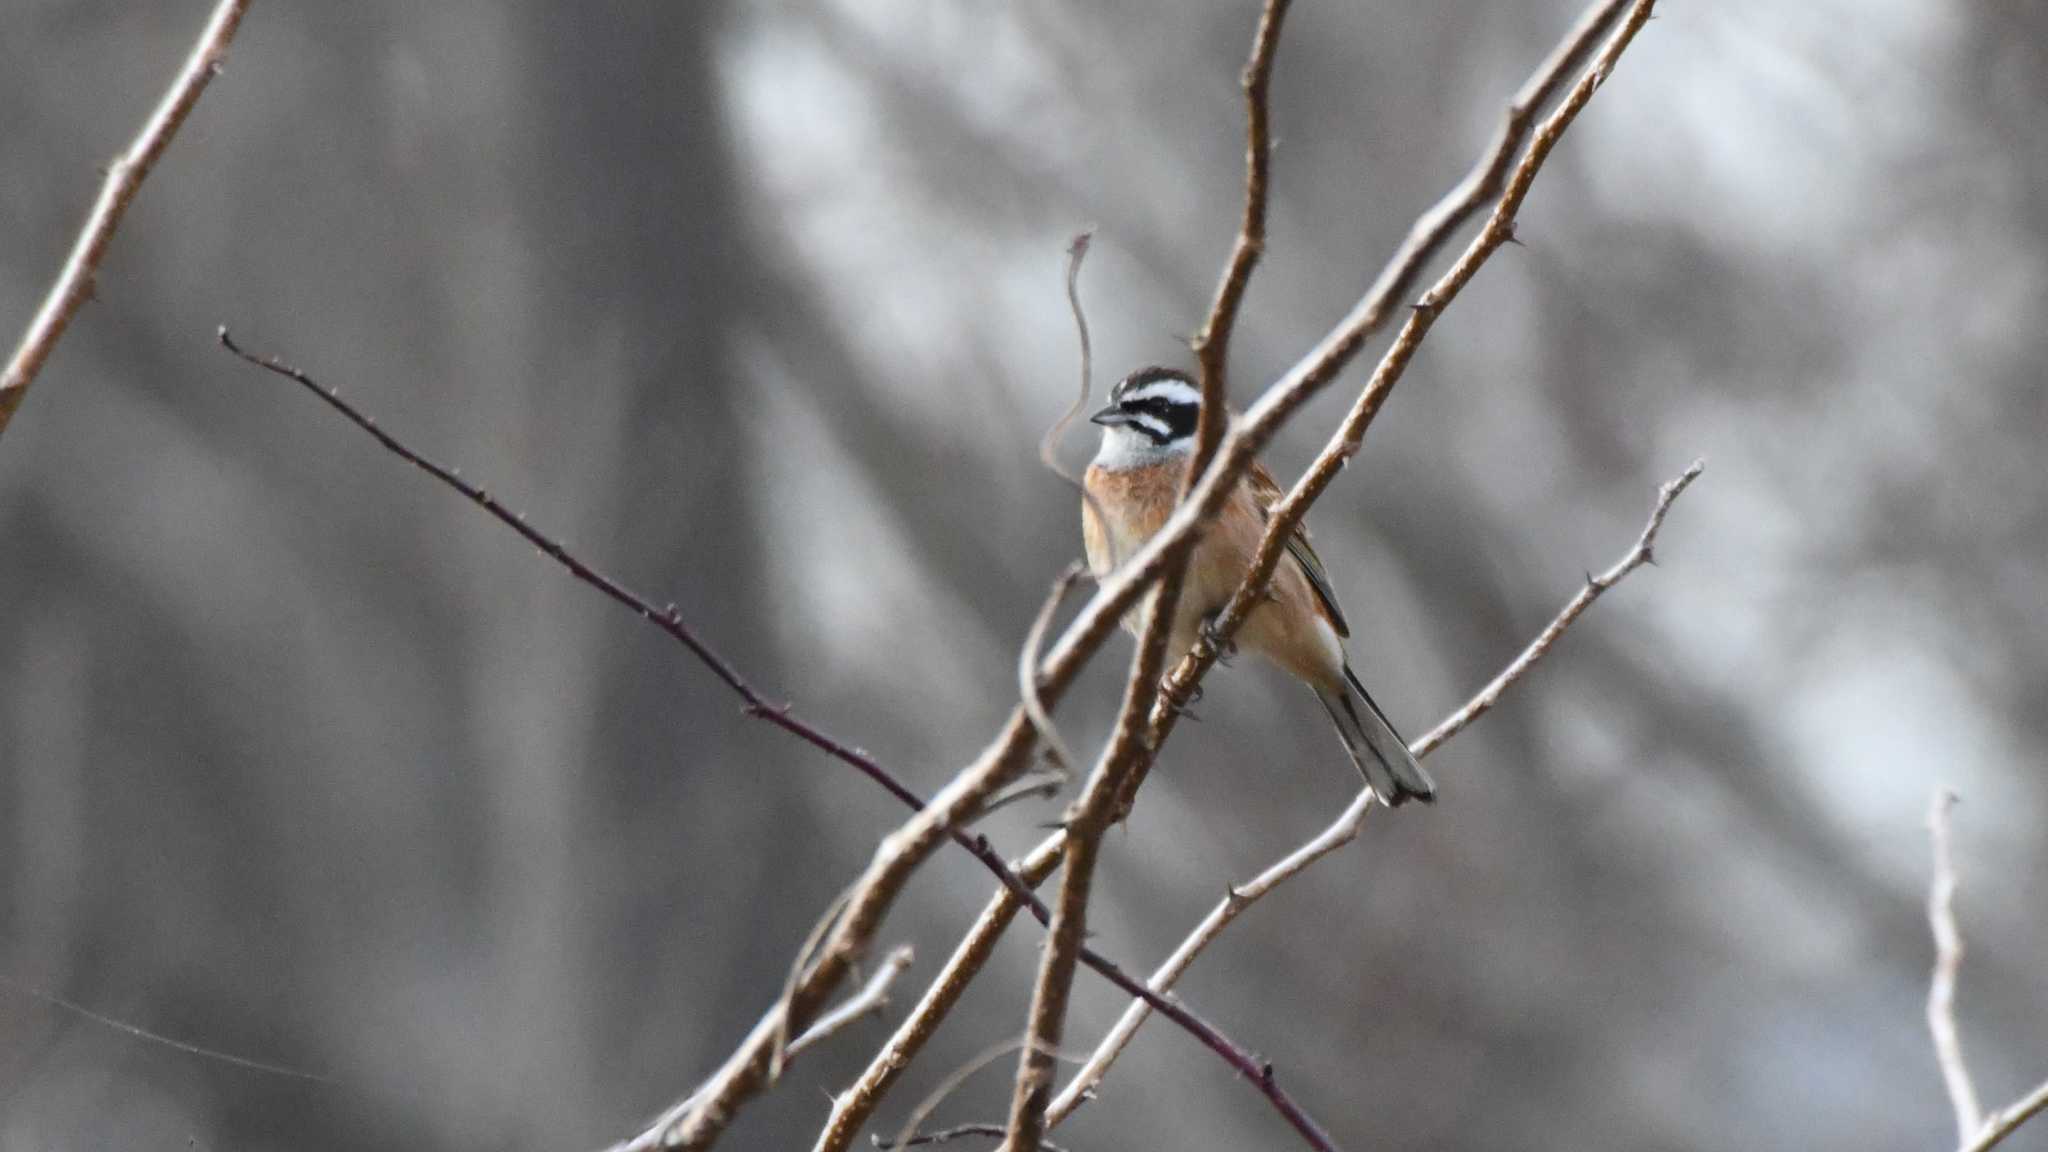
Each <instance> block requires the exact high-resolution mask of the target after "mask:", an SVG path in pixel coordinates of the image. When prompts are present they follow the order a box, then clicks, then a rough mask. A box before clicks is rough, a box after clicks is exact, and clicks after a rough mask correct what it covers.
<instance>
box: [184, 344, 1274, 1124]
mask: <svg viewBox="0 0 2048 1152" xmlns="http://www.w3.org/2000/svg"><path fill="white" fill-rule="evenodd" d="M219 335H220V341H221V345H222V346H223V347H225V348H226V349H227V350H228V351H229V352H231V353H233V354H234V355H235V356H237V357H239V358H240V359H242V360H244V361H246V362H248V363H250V364H254V365H256V366H257V367H259V368H262V369H264V370H265V371H268V372H271V373H274V374H276V375H279V376H282V377H284V378H286V379H288V380H291V381H292V382H294V383H296V384H298V385H299V386H300V387H302V388H304V389H306V390H307V391H309V392H311V393H313V394H314V395H315V396H318V397H319V398H320V399H321V400H322V401H323V402H325V403H326V404H327V405H328V406H329V407H331V408H333V409H334V410H335V411H337V412H339V413H341V415H342V416H343V417H344V418H346V419H347V420H348V421H349V422H350V423H352V424H354V425H356V426H357V427H358V428H360V429H362V430H363V431H365V432H367V433H369V435H370V436H371V437H372V438H374V439H375V440H376V441H377V442H378V444H379V445H380V446H382V447H383V448H384V449H385V450H386V451H388V452H390V453H391V454H393V455H395V456H397V457H398V458H399V459H401V460H404V461H405V462H406V463H408V464H411V465H412V466H414V467H415V468H418V469H420V470H421V471H423V472H425V473H427V474H428V475H429V476H432V477H434V478H435V479H436V480H439V481H440V482H442V483H443V484H445V485H447V486H448V487H450V488H453V489H454V490H455V491H456V492H458V493H459V494H461V495H462V496H463V497H465V498H466V499H468V500H469V501H470V502H471V503H473V504H475V505H476V506H477V507H479V508H481V509H483V510H484V511H485V512H486V513H488V514H490V516H491V517H492V518H494V519H496V520H498V521H499V522H500V523H502V524H504V525H506V526H507V527H509V528H511V529H512V530H513V531H515V532H517V533H518V534H519V535H520V536H521V537H523V538H524V539H525V540H526V541H527V542H528V543H530V544H532V545H533V546H534V547H536V548H538V549H539V550H540V551H541V553H542V554H543V555H545V556H547V557H549V558H550V559H552V560H554V561H555V562H556V563H558V564H560V565H561V566H562V567H563V568H565V569H566V570H568V572H569V573H570V574H571V575H573V576H575V577H576V578H577V579H578V580H581V581H583V582H584V583H586V584H589V585H591V586H592V587H594V588H596V589H597V590H598V591H600V592H602V593H604V594H605V595H606V596H607V597H609V598H611V599H612V600H615V601H617V602H618V603H621V604H623V605H625V606H626V607H627V608H629V609H632V610H633V612H634V613H635V614H636V615H638V616H639V617H641V618H642V619H644V620H646V621H648V622H649V623H652V624H653V625H655V626H656V627H658V628H660V629H661V630H662V631H663V632H666V633H667V634H668V635H669V636H670V637H671V638H673V639H675V640H676V641H678V642H679V643H681V644H683V645H684V646H685V647H686V648H688V649H689V650H690V652H691V653H692V654H693V655H695V656H696V657H697V658H698V659H699V660H700V661H702V662H703V663H704V664H705V665H706V666H707V667H709V668H710V669H711V670H712V672H713V673H714V674H715V675H717V676H718V678H719V679H720V680H721V681H723V682H724V683H725V684H726V685H727V686H728V687H729V688H731V689H732V690H733V691H734V692H735V693H736V694H738V695H739V696H740V698H741V699H742V700H743V701H744V702H745V705H746V707H745V711H746V714H747V715H749V716H753V717H756V718H759V719H762V720H766V721H768V722H770V723H772V724H774V725H776V726H777V727H779V728H782V729H783V730H784V731H787V732H790V733H792V734H794V735H796V736H798V737H799V738H801V739H803V740H805V741H806V742H808V743H810V744H812V745H814V746H816V747H818V748H820V749H822V750H824V751H825V752H827V753H829V754H831V755H832V756H833V757H835V758H837V759H839V760H841V761H844V762H845V763H848V764H851V765H852V766H853V767H855V768H857V769H859V770H860V771H861V772H862V773H863V774H864V775H866V776H867V777H868V778H869V779H871V780H874V781H875V782H876V783H878V784H880V785H882V787H883V788H885V789H887V790H888V791H889V793H890V794H891V795H893V796H895V797H896V798H897V799H898V800H900V801H902V802H903V803H904V804H906V805H908V806H909V807H910V808H912V809H914V810H922V809H923V808H924V806H925V801H924V800H923V799H922V798H921V797H919V796H918V795H917V793H915V792H914V791H912V790H911V789H910V788H909V787H908V786H907V785H905V784H904V783H903V782H902V781H901V780H899V779H898V778H897V777H896V776H895V774H894V773H892V772H890V771H889V770H888V769H887V768H886V767H884V766H882V765H881V764H880V763H879V762H877V761H876V760H874V759H873V758H872V757H870V756H869V755H868V754H867V753H865V752H863V751H861V750H860V749H857V748H853V747H851V746H849V745H846V744H844V743H841V742H840V741H838V740H836V739H834V738H833V737H831V736H828V735H826V734H825V733H824V732H823V731H822V730H820V729H818V728H815V727H813V726H811V725H810V724H809V723H807V722H805V721H803V720H800V719H799V718H798V717H797V716H796V714H795V712H794V710H792V709H791V708H790V707H789V706H788V705H780V706H776V705H771V704H769V703H768V702H767V701H766V699H765V698H764V697H762V696H761V695H760V694H759V693H758V692H757V691H756V690H755V689H754V688H753V687H752V685H751V684H749V683H748V681H747V680H746V679H745V678H744V677H742V676H740V674H739V672H738V670H737V669H735V668H733V666H732V665H731V664H729V663H727V662H726V660H725V659H724V658H723V657H722V656H720V655H719V654H718V653H717V652H716V651H715V650H714V649H712V648H711V647H710V646H709V645H708V644H707V643H706V642H705V641H704V640H703V639H702V638H701V637H699V636H698V635H697V634H696V633H695V632H694V631H693V630H692V629H691V628H690V627H689V626H688V625H687V624H686V623H685V622H684V621H683V619H682V617H681V615H680V614H679V613H678V612H677V611H676V608H675V606H674V605H670V606H668V607H667V608H665V609H661V610H659V611H657V610H656V609H655V608H654V607H653V605H652V604H651V603H650V602H649V601H647V600H646V599H645V598H643V597H641V596H640V595H639V594H637V593H635V592H633V591H632V590H631V589H628V588H626V587H625V586H624V585H622V584H620V583H619V582H618V581H616V580H614V579H613V578H612V577H610V576H608V575H606V574H604V573H603V572H601V571H599V570H598V569H596V568H594V567H592V566H591V565H590V563H589V562H588V561H585V560H584V559H582V558H581V557H580V556H578V555H576V554H575V553H574V552H572V551H570V550H569V548H568V547H567V546H566V545H564V544H563V543H561V541H559V540H557V539H555V538H554V537H552V536H549V535H548V534H546V533H544V532H542V531H541V530H539V529H538V528H535V527H533V526H532V525H531V524H529V523H528V522H527V520H526V518H525V517H524V516H521V515H519V514H518V513H515V512H513V511H511V510H510V509H509V508H507V507H506V506H505V505H504V504H503V503H502V502H501V501H499V500H498V499H497V498H496V497H494V496H492V495H491V494H490V493H489V492H487V491H486V490H484V489H483V488H481V487H479V486H477V485H475V484H472V483H470V482H469V481H467V480H464V479H463V478H462V477H461V476H460V475H458V474H457V473H456V471H455V469H453V468H449V467H447V466H445V465H442V464H440V463H437V462H435V461H433V460H431V459H429V458H427V457H425V456H423V455H421V454H420V453H419V452H417V451H415V450H413V449H412V448H411V447H409V446H408V445H406V444H405V443H404V442H403V441H401V440H399V439H398V438H397V437H395V436H393V435H392V434H391V433H389V432H387V431H385V430H384V429H383V428H382V427H381V426H379V425H378V424H377V422H376V420H375V419H374V418H372V417H370V416H369V415H367V414H365V413H364V412H362V411H361V410H360V409H358V408H356V407H355V406H354V405H353V404H351V403H349V402H348V401H347V400H344V399H343V398H342V397H341V395H340V393H339V392H337V391H336V390H335V389H333V388H329V387H327V386H325V385H322V384H320V383H319V382H318V381H315V380H314V379H313V378H312V377H310V376H308V375H306V374H305V373H304V372H302V371H300V370H299V369H297V368H295V367H293V366H291V365H290V364H287V363H285V362H283V361H281V360H279V359H277V358H275V357H268V356H258V355H256V354H254V353H251V352H248V351H246V350H245V349H243V348H242V347H241V346H240V345H239V344H237V343H236V342H235V340H234V338H233V337H232V336H230V335H229V334H228V331H227V329H225V328H222V329H221V330H220V334H219ZM1032 647H1033V648H1035V647H1036V643H1035V639H1034V642H1033V644H1032ZM994 802H996V801H994V800H991V801H990V802H989V803H994ZM985 809H986V805H984V809H983V810H985ZM946 831H947V834H948V835H949V836H950V837H951V838H952V839H953V841H954V842H955V843H957V844H959V845H960V846H961V847H962V848H964V849H966V850H967V851H968V852H969V853H970V854H972V855H973V856H974V858H975V859H976V860H979V861H980V862H981V863H982V865H983V866H984V867H985V868H987V869H988V870H989V871H990V872H991V873H992V874H993V875H994V876H995V877H996V878H997V879H998V880H1000V881H1001V882H1002V884H1003V891H1004V893H1005V894H1006V895H1008V896H1009V897H1010V898H1011V900H1012V901H1013V903H1011V904H1010V905H1009V906H1008V907H1009V913H1010V915H1014V914H1015V912H1016V910H1017V908H1018V906H1019V905H1021V906H1023V907H1027V908H1029V909H1030V910H1031V913H1032V915H1033V916H1035V917H1036V918H1037V919H1038V921H1039V922H1040V923H1041V924H1048V925H1049V924H1050V923H1051V920H1052V913H1051V911H1050V910H1049V909H1048V908H1047V907H1046V906H1045V902H1044V901H1042V900H1040V899H1039V898H1038V896H1037V894H1036V893H1035V892H1033V888H1035V887H1036V886H1037V885H1038V884H1040V883H1043V882H1044V880H1045V877H1046V876H1047V875H1048V874H1049V873H1050V865H1051V863H1052V862H1054V861H1055V860H1056V859H1057V849H1055V850H1054V852H1053V853H1052V854H1050V855H1049V856H1048V857H1046V860H1045V864H1044V870H1043V871H1038V872H1036V874H1035V875H1033V874H1031V872H1030V871H1029V870H1027V872H1026V875H1024V876H1019V875H1018V873H1017V872H1016V871H1013V870H1012V869H1011V867H1010V866H1009V865H1008V864H1006V863H1004V861H1003V858H1002V856H1001V855H1000V854H999V853H997V852H996V850H995V848H994V847H993V846H991V845H990V844H989V842H988V840H987V838H986V837H983V836H981V835H978V834H974V833H970V832H967V831H966V830H964V829H962V828H959V827H949V828H948V829H947V830H946ZM1033 859H1034V860H1035V859H1037V857H1036V856H1034V858H1033ZM851 895H852V892H851V890H849V891H848V892H847V893H845V894H842V896H841V897H840V898H839V899H838V900H836V901H835V902H834V907H833V909H832V910H831V911H832V913H833V914H832V915H827V916H824V917H821V918H820V920H819V924H820V932H819V933H817V934H816V935H824V936H826V937H827V939H829V933H830V932H831V931H834V930H836V925H837V924H838V923H840V922H841V920H843V915H844V912H845V904H846V903H847V902H848V901H849V900H850V898H851ZM1008 922H1009V921H1008V917H1007V916H1006V917H1005V919H1004V926H1005V927H1007V926H1008ZM998 934H999V933H998ZM989 943H990V945H991V946H993V944H994V940H993V939H991V940H990V942H989ZM821 947H823V944H822V943H821V942H820V941H819V940H817V939H812V940H809V941H807V942H806V944H805V946H804V948H803V949H802V952H803V956H804V962H803V963H800V964H798V965H795V966H794V967H793V970H792V976H791V979H790V981H789V983H788V985H787V986H786V987H785V988H784V992H783V997H782V999H781V1000H779V1001H778V1002H777V1004H776V1006H775V1007H774V1008H771V1009H770V1011H769V1013H768V1014H767V1015H766V1016H765V1017H763V1020H762V1023H761V1024H760V1025H757V1026H756V1031H755V1033H753V1034H750V1035H758V1036H760V1037H762V1038H764V1041H765V1043H766V1045H767V1050H768V1066H767V1068H766V1069H765V1071H766V1073H767V1074H769V1079H770V1080H772V1079H773V1075H772V1074H773V1073H774V1072H775V1071H776V1070H777V1064H776V1061H777V1058H778V1057H777V1054H778V1053H782V1052H783V1046H784V1042H785V1041H786V1039H787V1037H788V1036H789V1034H790V1032H791V1031H793V1030H794V1027H795V1025H794V1023H793V1021H794V1019H795V1013H794V1012H792V1011H791V1010H790V1003H791V1002H792V1001H793V1000H794V998H795V996H796V994H797V992H798V990H799V989H800V988H802V987H804V986H806V985H807V984H808V982H809V981H810V980H812V979H813V978H814V977H815V968H814V967H812V966H811V965H810V963H809V960H810V957H811V956H812V955H813V954H815V953H816V952H818V951H819V949H820V948H821ZM1080 960H1081V962H1082V963H1084V964H1086V965H1087V966H1088V967H1090V968H1093V969H1095V970H1096V971H1097V972H1099V973H1101V974H1102V975H1103V976H1104V977H1106V978H1107V979H1109V980H1110V982H1111V983H1113V984H1115V985H1116V986H1117V987H1118V988H1120V989H1122V990H1123V991H1125V992H1126V993H1128V994H1130V995H1133V996H1137V997H1140V998H1151V999H1154V1000H1155V1002H1154V1004H1153V1007H1154V1008H1155V1009H1157V1010H1158V1011H1160V1012H1161V1013H1163V1014H1165V1015H1166V1016H1167V1017H1168V1018H1169V1019H1171V1020H1173V1021H1174V1022H1175V1023H1176V1024H1177V1025H1179V1026H1180V1027H1182V1028H1185V1029H1187V1030H1188V1031H1189V1032H1190V1033H1191V1034H1193V1035H1194V1037H1195V1038H1196V1039H1197V1040H1199V1041H1201V1042H1202V1043H1203V1045H1204V1046H1206V1047H1208V1048H1209V1049H1210V1050H1211V1051H1214V1052H1216V1053H1218V1054H1219V1055H1221V1056H1223V1057H1224V1058H1225V1059H1226V1060H1228V1061H1230V1062H1231V1064H1232V1066H1233V1067H1236V1068H1239V1069H1240V1070H1242V1069H1243V1068H1245V1067H1248V1066H1250V1064H1251V1062H1252V1061H1253V1060H1254V1058H1253V1057H1252V1056H1251V1055H1250V1054H1249V1052H1247V1051H1246V1050H1245V1049H1243V1048H1242V1047H1240V1046H1238V1045H1237V1044H1236V1043H1234V1042H1233V1041H1231V1040H1230V1039H1229V1038H1228V1037H1225V1036H1224V1035H1223V1034H1222V1032H1221V1031H1219V1030H1218V1029H1216V1027H1215V1026H1213V1025H1211V1024H1209V1023H1207V1022H1206V1021H1204V1020H1203V1019H1201V1017H1199V1016H1197V1015H1196V1014H1195V1013H1194V1011H1193V1010H1191V1009H1189V1008H1187V1007H1186V1006H1184V1005H1182V1004H1180V1003H1178V1002H1167V1001H1165V1000H1163V999H1157V998H1154V997H1153V996H1152V993H1151V992H1150V991H1149V990H1148V989H1146V987H1145V985H1144V982H1143V981H1141V980H1139V979H1137V978H1136V977H1135V976H1132V975H1131V974H1130V973H1128V972H1126V971H1125V970H1124V969H1123V968H1121V967H1120V966H1118V965H1117V964H1116V963H1115V962H1114V961H1112V960H1110V959H1108V958H1107V957H1104V956H1103V955H1101V954H1100V953H1098V952H1096V951H1095V950H1094V949H1092V948H1083V949H1082V950H1081V953H1080ZM977 967H978V966H977ZM751 1042H752V1041H751V1040H750V1043H751ZM700 1096H701V1091H700V1092H692V1093H691V1094H690V1095H689V1096H688V1097H687V1098H686V1099H685V1100H684V1103H683V1104H682V1105H679V1106H678V1108H672V1109H670V1110H669V1112H667V1113H664V1114H663V1118H662V1120H661V1121H660V1122H659V1124H658V1125H657V1128H656V1129H655V1130H652V1131H650V1132H649V1133H643V1134H642V1135H641V1136H640V1137H639V1138H637V1139H635V1140H633V1141H631V1142H630V1143H629V1145H628V1146H630V1147H634V1148H640V1147H649V1148H652V1147H659V1146H661V1142H662V1139H663V1137H664V1134H665V1133H667V1132H668V1131H669V1130H670V1129H672V1128H674V1127H675V1126H676V1124H678V1123H680V1122H681V1120H682V1118H684V1117H685V1116H687V1115H688V1112H687V1111H686V1110H683V1111H679V1109H687V1108H689V1107H692V1106H694V1104H695V1103H696V1102H697V1101H698V1099H699V1097H700Z"/></svg>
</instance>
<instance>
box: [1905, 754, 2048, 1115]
mask: <svg viewBox="0 0 2048 1152" xmlns="http://www.w3.org/2000/svg"><path fill="white" fill-rule="evenodd" d="M1955 804H1956V794H1955V793H1953V792H1950V791H1949V790H1948V789H1946V788H1936V789H1935V790H1934V799H1933V800H1932V801H1931V802H1929V804H1928V806H1927V832H1928V839H1929V841H1930V842H1931V847H1932V851H1933V857H1934V877H1933V880H1932V882H1930V883H1929V884H1928V888H1927V923H1928V926H1929V927H1930V928H1931V929H1932V930H1933V933H1934V974H1933V976H1932V977H1931V978H1930V979H1929V980H1928V986H1927V1030H1928V1031H1929V1032H1931V1033H1933V1035H1934V1058H1935V1061H1936V1062H1937V1063H1939V1064H1940V1065H1941V1079H1942V1082H1943V1083H1944V1084H1945V1085H1946V1086H1947V1087H1948V1098H1949V1102H1950V1103H1951V1104H1952V1105H1954V1107H1955V1113H1956V1145H1957V1147H1958V1148H1959V1149H1960V1150H1961V1152H1989V1150H1990V1149H1992V1148H1996V1147H1997V1146H1998V1145H2000V1144H2002V1143H2004V1142H2005V1138H2006V1137H2008V1136H2010V1135H2012V1134H2013V1133H2014V1132H2017V1131H2019V1129H2020V1126H2021V1125H2023V1124H2025V1123H2026V1122H2027V1121H2029V1120H2031V1119H2033V1118H2034V1117H2035V1116H2038V1115H2040V1114H2041V1113H2043V1112H2048V1083H2043V1084H2041V1085H2040V1086H2039V1087H2037V1088H2035V1089H2034V1090H2033V1091H2032V1092H2029V1093H2027V1094H2026V1095H2025V1096H2022V1097H2021V1098H2019V1099H2018V1100H2016V1101H2014V1102H2013V1103H2011V1104H2008V1105H2007V1106H2005V1107H2004V1108H2001V1109H1999V1110H1998V1111H1996V1112H1994V1113H1992V1114H1991V1116H1990V1117H1989V1118H1986V1117H1985V1115H1984V1110H1983V1108H1982V1106H1981V1105H1979V1104H1978V1102H1977V1087H1976V1085H1975V1084H1973V1083H1972V1082H1971V1080H1970V1067H1969V1065H1968V1064H1966V1063H1964V1062H1963V1043H1962V1037H1961V1035H1960V1034H1959V1033H1958V1032H1957V1030H1956V977H1957V975H1958V973H1959V972H1960V971H1961V969H1962V966H1963V934H1962V932H1961V930H1960V929H1958V928H1957V927H1956V860H1955V845H1954V838H1953V836H1952V835H1951V829H1950V826H1949V810H1950V809H1952V808H1954V807H1955Z"/></svg>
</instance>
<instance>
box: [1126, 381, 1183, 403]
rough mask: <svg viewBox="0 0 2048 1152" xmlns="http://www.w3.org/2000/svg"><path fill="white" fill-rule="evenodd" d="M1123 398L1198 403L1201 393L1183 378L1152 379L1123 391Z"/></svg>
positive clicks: (1128, 399)
mask: <svg viewBox="0 0 2048 1152" xmlns="http://www.w3.org/2000/svg"><path fill="white" fill-rule="evenodd" d="M1123 400H1124V402H1129V401H1132V400H1170V401H1172V402H1173V403H1176V404H1200V403H1201V402H1202V394H1201V393H1200V392H1199V391H1197V390H1196V389H1195V386H1194V385H1192V384H1190V383H1188V382H1187V381H1185V380H1152V381H1149V382H1147V383H1144V384H1140V385H1138V386H1137V387H1136V388H1133V389H1131V390H1130V391H1129V392H1126V393H1124V395H1123Z"/></svg>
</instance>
